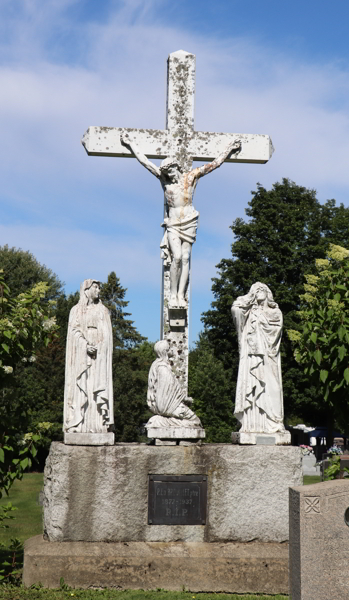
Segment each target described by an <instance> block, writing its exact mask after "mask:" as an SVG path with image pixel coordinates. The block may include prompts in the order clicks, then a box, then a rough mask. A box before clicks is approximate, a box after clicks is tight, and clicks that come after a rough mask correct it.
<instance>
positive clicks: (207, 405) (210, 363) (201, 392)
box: [189, 340, 237, 443]
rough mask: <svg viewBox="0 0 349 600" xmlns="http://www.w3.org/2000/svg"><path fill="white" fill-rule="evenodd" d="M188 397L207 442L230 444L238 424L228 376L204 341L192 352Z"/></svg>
mask: <svg viewBox="0 0 349 600" xmlns="http://www.w3.org/2000/svg"><path fill="white" fill-rule="evenodd" d="M189 396H191V397H192V398H193V399H194V404H193V410H194V411H195V412H196V414H197V415H198V417H200V419H201V422H202V424H203V427H204V429H205V431H206V438H205V441H206V442H209V443H214V442H215V443H229V442H231V432H232V431H234V430H235V429H236V428H237V422H236V419H235V418H234V416H233V400H232V396H231V393H230V386H229V379H228V374H227V371H225V369H224V366H223V363H222V362H221V361H220V360H219V359H218V358H216V357H215V355H214V353H213V351H212V348H211V347H210V345H209V344H208V343H207V342H206V341H205V340H203V341H201V343H199V344H198V347H197V348H196V349H194V350H192V351H191V353H190V360H189Z"/></svg>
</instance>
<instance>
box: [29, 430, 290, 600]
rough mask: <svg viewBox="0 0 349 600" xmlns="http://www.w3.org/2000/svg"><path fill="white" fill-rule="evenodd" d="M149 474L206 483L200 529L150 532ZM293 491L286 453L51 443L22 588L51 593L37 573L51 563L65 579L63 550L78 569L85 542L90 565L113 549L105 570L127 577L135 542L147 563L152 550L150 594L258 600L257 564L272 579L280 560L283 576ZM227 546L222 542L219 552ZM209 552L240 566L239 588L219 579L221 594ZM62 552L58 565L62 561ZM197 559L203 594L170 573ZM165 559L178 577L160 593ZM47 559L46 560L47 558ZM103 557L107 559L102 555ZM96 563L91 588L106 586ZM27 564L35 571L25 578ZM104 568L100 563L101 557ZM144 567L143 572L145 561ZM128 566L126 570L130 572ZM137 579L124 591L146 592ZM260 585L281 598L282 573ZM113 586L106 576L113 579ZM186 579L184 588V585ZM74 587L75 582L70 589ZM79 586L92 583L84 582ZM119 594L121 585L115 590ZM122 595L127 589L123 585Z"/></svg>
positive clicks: (280, 449) (153, 528)
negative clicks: (40, 528) (203, 561)
mask: <svg viewBox="0 0 349 600" xmlns="http://www.w3.org/2000/svg"><path fill="white" fill-rule="evenodd" d="M156 474H158V475H160V474H162V475H167V476H168V475H174V476H178V475H187V476H188V475H190V476H194V475H202V476H205V479H207V508H206V516H205V524H199V525H198V524H195V525H189V524H175V525H153V524H150V522H149V521H148V488H149V480H150V476H151V475H156ZM301 483H302V468H301V452H300V450H299V449H298V448H296V447H292V446H244V447H242V446H237V445H231V444H203V445H201V446H200V445H197V444H191V445H189V446H178V445H176V446H148V445H146V444H117V445H115V446H101V447H98V446H97V447H88V446H80V447H78V446H67V445H64V444H61V443H57V442H55V443H53V444H52V446H51V450H50V454H49V457H48V459H47V462H46V467H45V488H44V537H45V540H46V541H45V543H44V542H42V540H41V542H42V543H41V542H40V543H39V542H36V543H35V542H33V543H32V545H31V546H30V545H29V546H28V551H27V550H26V562H25V565H24V571H25V582H26V584H28V585H29V582H31V583H34V580H36V581H41V583H42V584H43V585H52V584H51V583H50V582H51V581H52V577H51V576H49V574H48V570H47V569H49V568H50V565H51V564H52V565H54V564H55V565H56V566H55V567H54V577H55V578H56V577H57V574H58V571H59V572H60V573H61V576H63V577H64V578H65V577H66V576H65V574H64V573H65V571H64V569H66V566H67V561H68V558H67V557H68V556H69V552H70V550H69V548H70V547H71V548H74V549H75V550H76V552H78V554H79V556H80V557H81V558H80V559H79V560H81V561H84V560H85V559H84V558H83V557H84V556H86V557H87V556H88V552H90V550H91V549H92V546H91V544H92V543H93V548H95V549H96V550H95V552H97V554H98V556H100V557H102V556H103V553H104V550H103V548H104V549H106V548H109V549H111V548H112V547H113V548H114V550H113V551H112V550H110V552H114V554H113V558H112V559H110V560H112V564H114V565H116V564H119V565H120V564H122V565H124V567H125V569H126V570H127V568H130V569H132V568H133V567H132V565H131V563H129V562H128V561H129V560H130V556H131V555H132V552H135V553H137V552H138V551H139V550H137V548H139V546H137V544H138V545H139V544H143V545H144V548H147V549H148V550H149V553H150V554H149V556H151V555H152V552H153V551H154V552H155V554H156V556H157V559H156V561H157V565H158V566H157V567H156V568H157V572H158V574H159V576H158V578H157V584H156V585H155V584H154V587H164V588H168V589H179V590H180V589H182V586H183V585H185V586H187V587H188V588H189V589H193V591H199V590H200V589H202V590H204V589H205V590H214V591H231V592H234V591H236V592H238V591H250V592H255V593H257V592H258V593H262V592H263V593H266V587H265V585H264V583H263V585H262V584H261V586H260V587H258V584H257V583H256V582H257V580H258V577H255V575H254V574H255V573H256V571H255V569H256V568H257V567H256V565H257V563H258V564H259V565H261V564H262V563H261V561H263V560H264V562H265V563H266V564H267V565H269V571H270V573H275V574H276V572H277V564H279V562H278V561H280V560H281V562H282V564H283V567H282V569H281V571H282V570H283V571H282V572H283V573H284V575H285V574H286V573H287V559H286V554H285V551H284V548H285V547H286V545H285V543H287V541H288V488H289V487H290V486H295V485H299V484H301ZM73 542H74V543H79V544H80V546H70V545H71V543H73ZM86 543H87V544H86ZM98 543H99V544H100V545H98ZM42 544H44V545H42ZM66 544H69V546H68V545H66ZM81 544H82V545H81ZM110 544H113V546H110ZM154 544H155V545H154ZM193 544H194V545H193ZM227 544H230V546H229V548H230V550H229V551H228V546H227ZM241 544H242V546H240V545H241ZM254 544H258V546H254ZM29 547H30V548H31V549H30V553H29ZM35 548H36V549H37V550H36V549H35ZM45 548H48V551H47V552H49V556H50V560H49V561H48V560H47V558H45V556H46V554H45V552H46V551H45V550H44V549H45ZM97 548H99V550H98V551H97ZM126 548H128V550H127V555H125V552H126V550H125V549H126ZM132 548H133V549H134V550H132ZM178 548H182V550H183V551H182V550H181V552H179V551H178ZM219 548H221V549H222V548H226V549H227V552H228V554H227V557H226V562H225V563H224V564H225V565H226V567H225V568H227V569H228V570H234V569H236V568H237V565H240V566H241V569H242V571H241V573H242V572H244V573H245V575H244V577H245V583H246V586H245V588H242V587H241V586H240V584H238V583H236V581H237V580H235V579H234V577H235V575H234V577H233V575H232V574H231V575H229V576H228V575H227V577H228V579H229V577H230V581H231V585H230V584H229V586H230V587H229V586H228V584H227V586H228V587H224V586H225V584H224V585H223V579H222V583H220V576H219V573H220V569H221V567H219V565H223V563H221V562H220V559H221V551H220V550H219ZM242 548H244V550H243V551H242ZM249 548H251V553H249ZM252 548H257V549H258V551H257V550H256V552H257V554H258V560H257V558H256V555H255V554H254V553H253V552H254V551H253V552H252ZM263 548H264V550H263ZM277 548H279V552H278V550H277ZM55 549H56V550H55ZM161 549H163V550H164V552H165V550H166V552H165V554H164V561H165V562H164V563H163V565H164V568H163V570H162V569H161V568H160V564H161V561H160V555H161V552H162V550H161ZM240 549H241V552H242V554H241V557H240V558H241V560H240V558H239V553H240ZM75 550H74V552H75ZM123 550H125V552H124V551H123ZM148 550H147V552H148ZM56 551H57V554H55V552H56ZM72 551H73V550H72ZM62 552H63V554H64V556H65V557H66V558H64V560H63V558H62V556H63V555H62ZM86 552H87V554H86ZM108 552H109V551H108ZM197 552H198V554H196V553H197ZM229 552H230V554H229ZM166 553H167V554H166ZM202 553H203V554H205V553H206V554H207V556H208V557H210V560H211V561H213V562H212V568H211V567H210V570H209V571H207V578H206V582H205V584H204V583H202V586H203V587H202V588H200V586H199V583H198V582H199V581H200V578H198V579H195V577H196V575H195V573H193V575H192V578H191V579H190V578H186V577H183V578H181V577H180V576H179V574H180V573H181V572H182V571H183V573H188V567H187V566H186V561H187V556H191V557H192V559H191V560H193V563H192V564H193V565H194V564H196V563H195V561H199V556H201V555H203V554H202ZM29 554H30V558H29ZM146 555H147V554H146ZM172 555H173V556H176V564H177V563H178V564H177V567H178V569H177V570H176V572H177V577H175V578H174V580H173V582H172V587H169V583H168V574H167V573H166V566H165V563H166V560H169V558H168V557H169V556H172ZM53 556H56V558H55V559H54V558H53ZM108 556H109V557H110V554H108ZM147 556H148V555H147ZM166 556H167V558H166ZM59 557H60V558H59ZM282 557H283V558H282ZM165 558H166V560H165ZM71 560H72V561H73V560H74V559H73V558H72V559H71ZM90 560H91V559H90V558H86V561H87V562H86V569H85V567H84V569H85V570H86V572H87V571H88V566H87V565H88V564H89V561H90ZM108 560H109V559H108ZM256 560H257V563H256ZM99 561H100V562H99V564H100V565H101V567H100V568H101V573H100V574H99V577H98V586H100V587H103V586H105V587H107V586H110V585H111V583H110V581H111V580H110V577H111V575H110V572H107V570H105V569H104V567H102V563H103V559H102V558H100V559H99ZM137 561H138V559H137V560H136V559H135V561H134V562H133V563H132V564H134V565H137V564H138V565H139V564H140V563H139V561H138V562H137ZM181 561H182V562H181ZM236 561H237V562H236ZM285 561H286V562H285ZM34 562H35V565H36V571H35V573H34V572H33V570H32V565H33V564H34ZM68 562H69V561H68ZM106 562H107V563H108V561H107V559H106ZM131 562H132V561H131ZM149 563H151V564H153V561H152V560H151V558H149ZM69 564H71V563H69ZM108 564H109V563H108ZM59 565H61V566H59ZM127 565H129V567H128V566H127ZM130 565H131V566H130ZM181 565H182V566H181ZM215 565H216V567H215ZM229 565H230V566H229ZM242 565H244V566H242ZM218 567H219V568H218ZM52 568H53V566H52ZM134 568H135V569H136V566H135V567H134ZM215 568H217V570H216V571H215ZM222 568H223V567H222ZM259 568H261V567H258V569H259ZM264 568H266V567H264ZM115 569H116V567H113V570H114V571H113V572H115ZM258 569H257V570H258ZM126 570H125V572H126ZM103 573H104V575H105V578H104V580H103ZM215 573H216V575H215ZM52 576H53V575H52ZM50 577H51V578H50ZM115 577H116V576H115ZM139 577H140V576H139ZM139 577H138V578H136V579H137V583H135V585H134V586H133V587H146V584H145V583H144V585H141V583H140V581H141V579H139ZM144 577H145V579H144V582H148V583H147V585H149V586H150V588H149V589H151V586H152V585H153V583H151V581H154V580H152V579H151V578H150V579H149V578H148V576H146V574H145V572H144ZM239 577H240V575H239ZM241 577H242V575H241ZM270 577H271V579H270V586H271V587H270V586H269V588H268V591H269V592H270V593H284V592H285V590H286V587H285V586H286V580H287V577H286V575H285V576H284V578H283V583H282V584H281V583H280V578H279V579H278V578H277V577H276V575H275V578H274V579H273V576H271V575H270ZM121 579H122V578H121ZM121 579H120V580H119V579H118V578H117V577H116V579H115V581H121ZM262 579H263V578H262ZM262 579H261V581H262ZM103 581H104V583H103ZM122 581H124V580H123V579H122ZM135 581H136V580H135ZM186 581H187V582H189V583H185V582H186ZM195 581H196V582H197V583H195ZM225 581H227V580H225ZM234 581H235V583H234ZM190 582H191V583H190ZM273 582H274V583H273ZM274 584H275V585H274ZM69 585H74V582H69ZM75 585H80V584H77V583H75ZM88 585H93V583H91V580H89V584H88ZM96 585H97V584H96ZM115 585H119V583H115ZM120 586H121V587H123V586H124V583H122V584H120ZM234 586H235V587H234ZM239 586H240V587H239ZM87 587H88V586H87ZM125 587H132V578H131V580H130V583H129V584H128V585H126V584H125Z"/></svg>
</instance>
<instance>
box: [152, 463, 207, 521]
mask: <svg viewBox="0 0 349 600" xmlns="http://www.w3.org/2000/svg"><path fill="white" fill-rule="evenodd" d="M206 506H207V475H149V497H148V523H149V525H205V524H206Z"/></svg>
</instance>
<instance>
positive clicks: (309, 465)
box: [302, 453, 321, 475]
mask: <svg viewBox="0 0 349 600" xmlns="http://www.w3.org/2000/svg"><path fill="white" fill-rule="evenodd" d="M302 468H303V475H321V469H320V465H317V464H316V456H315V454H314V453H311V454H305V455H304V456H303V461H302Z"/></svg>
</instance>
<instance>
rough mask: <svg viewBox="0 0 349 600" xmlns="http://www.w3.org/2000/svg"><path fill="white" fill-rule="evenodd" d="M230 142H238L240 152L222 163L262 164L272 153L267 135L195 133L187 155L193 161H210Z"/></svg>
mask: <svg viewBox="0 0 349 600" xmlns="http://www.w3.org/2000/svg"><path fill="white" fill-rule="evenodd" d="M231 141H236V142H239V141H240V142H241V151H240V152H237V153H236V154H235V153H234V154H232V155H231V156H230V157H229V158H227V159H226V160H225V161H224V162H232V163H260V164H264V163H266V162H268V160H269V159H270V158H271V156H272V154H273V151H274V147H273V143H272V141H271V139H270V137H269V135H263V134H255V135H254V134H249V133H247V134H246V133H211V132H207V131H195V132H194V135H193V137H192V139H191V142H190V147H189V153H190V154H191V156H192V157H193V160H200V161H207V162H208V161H212V160H214V159H216V158H217V157H218V156H219V155H220V154H222V152H224V150H225V149H226V148H227V147H228V144H229V142H231Z"/></svg>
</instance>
